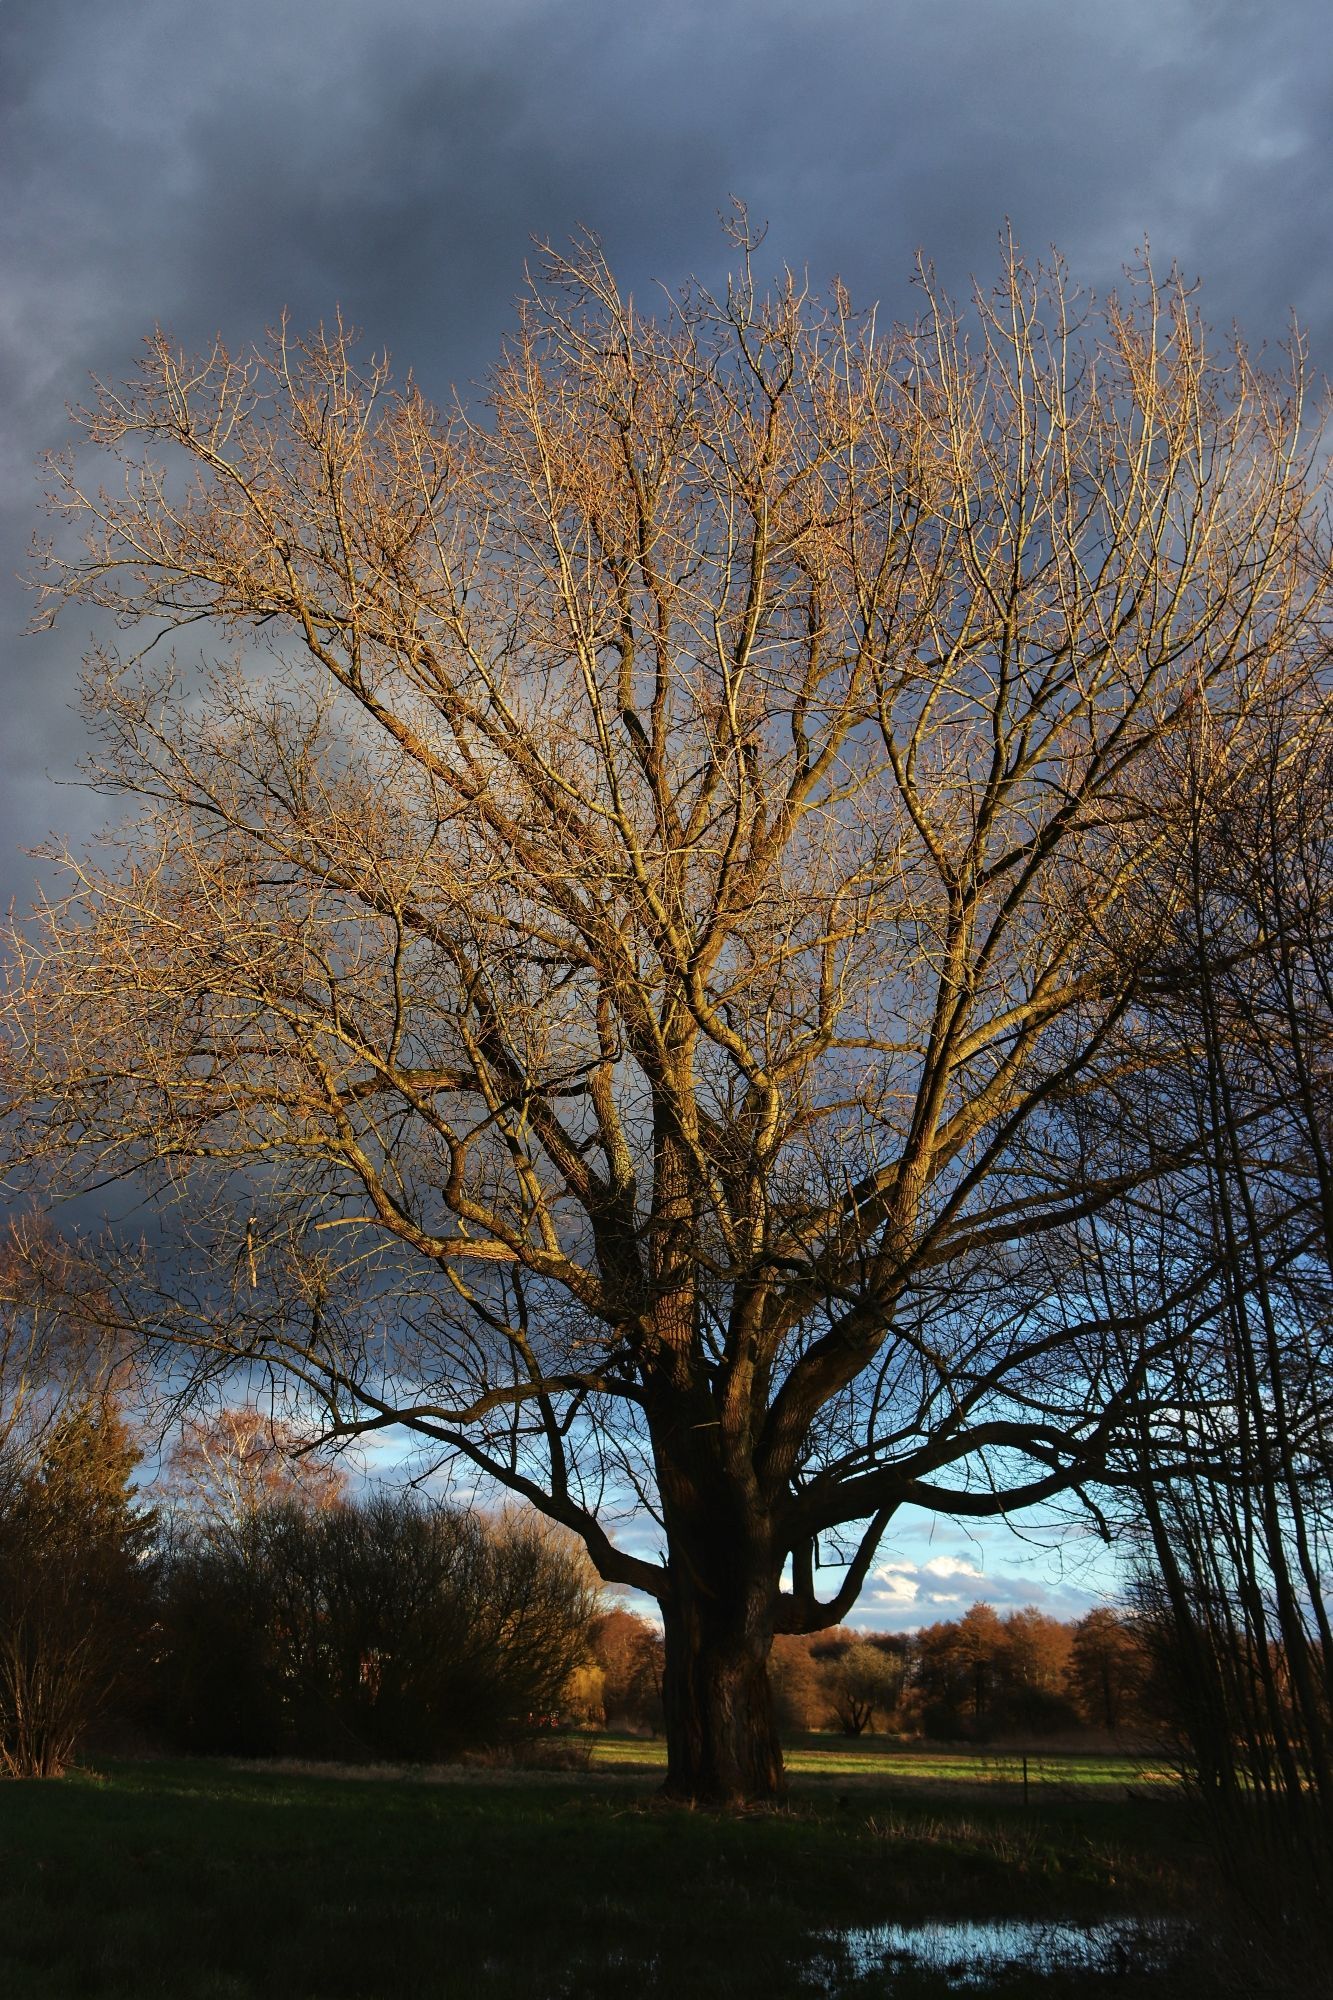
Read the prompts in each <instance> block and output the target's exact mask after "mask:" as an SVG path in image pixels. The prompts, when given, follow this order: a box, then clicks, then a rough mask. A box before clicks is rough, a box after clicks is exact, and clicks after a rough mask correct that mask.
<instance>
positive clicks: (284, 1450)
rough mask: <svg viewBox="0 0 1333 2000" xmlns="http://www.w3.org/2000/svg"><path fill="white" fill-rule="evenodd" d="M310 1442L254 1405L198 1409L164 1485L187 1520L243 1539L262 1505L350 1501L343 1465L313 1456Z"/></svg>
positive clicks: (171, 1456)
mask: <svg viewBox="0 0 1333 2000" xmlns="http://www.w3.org/2000/svg"><path fill="white" fill-rule="evenodd" d="M307 1444H308V1440H306V1439H304V1438H302V1436H301V1435H300V1433H299V1432H298V1431H295V1430H294V1429H293V1427H292V1426H291V1425H290V1424H289V1423H287V1422H286V1421H284V1419H283V1418H281V1417H279V1416H277V1415H275V1414H274V1413H273V1412H271V1411H270V1412H265V1411H263V1410H261V1409H259V1408H258V1407H257V1406H256V1405H255V1404H253V1403H243V1404H229V1405H226V1406H224V1407H223V1408H222V1409H219V1410H213V1411H207V1412H206V1411H201V1410H194V1411H192V1412H190V1413H189V1414H188V1415H186V1416H185V1418H184V1419H183V1420H182V1422H181V1425H180V1429H179V1432H178V1434H177V1436H176V1438H175V1441H174V1442H173V1444H172V1447H171V1450H170V1452H169V1453H168V1456H167V1460H166V1466H165V1476H164V1478H163V1480H162V1482H161V1483H162V1487H163V1489H164V1495H165V1498H166V1500H167V1502H168V1504H169V1506H171V1507H172V1508H173V1509H175V1510H179V1511H180V1512H181V1513H183V1514H184V1515H185V1516H186V1518H187V1519H190V1520H192V1521H194V1522H195V1523H199V1524H203V1525H205V1526H206V1527H207V1528H208V1529H210V1530H211V1531H212V1532H214V1533H216V1534H220V1535H222V1536H223V1537H225V1538H235V1537H237V1536H241V1537H242V1538H243V1537H244V1534H245V1531H246V1528H247V1526H248V1524H249V1523H250V1522H251V1521H252V1520H253V1519H254V1517H255V1516H256V1514H257V1513H258V1511H259V1510H260V1508H261V1507H264V1506H274V1505H279V1504H285V1505H287V1506H289V1507H294V1508H298V1509H302V1510H305V1511H309V1512H312V1513H316V1512H319V1511H320V1510H321V1509H323V1508H325V1507H333V1506H336V1505H337V1503H338V1502H339V1501H340V1500H343V1499H345V1498H346V1484H347V1482H346V1480H345V1478H344V1476H343V1473H342V1471H341V1468H340V1467H338V1466H336V1465H330V1464H328V1463H327V1462H326V1461H325V1460H322V1459H318V1458H312V1457H311V1456H310V1455H309V1452H308V1450H307V1449H306V1446H307Z"/></svg>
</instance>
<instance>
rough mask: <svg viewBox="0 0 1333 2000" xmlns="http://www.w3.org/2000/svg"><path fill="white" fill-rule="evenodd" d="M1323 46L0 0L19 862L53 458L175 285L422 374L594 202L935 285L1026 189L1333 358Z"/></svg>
mask: <svg viewBox="0 0 1333 2000" xmlns="http://www.w3.org/2000/svg"><path fill="white" fill-rule="evenodd" d="M1331 78H1333V60H1331V58H1330V53H1329V46H1328V38H1327V35H1326V33H1325V31H1324V16H1323V10H1322V8H1321V7H1317V6H1316V4H1315V0H1288V4H1284V5H1283V6H1281V7H1278V8H1272V7H1262V8H1261V7H1259V6H1257V5H1249V4H1247V0H1114V4H1110V0H916V4H907V3H906V0H816V3H815V4H806V5H796V4H789V0H674V4H668V5H665V6H664V5H660V4H659V5H652V6H650V5H648V4H646V0H637V4H627V0H444V4H441V0H380V4H379V5H378V6H376V7H375V8H373V9H372V8H367V7H365V6H364V5H363V4H361V0H355V4H353V0H263V4H260V0H216V4H215V5H213V6H211V7H209V8H207V9H203V8H191V7H183V6H181V5H180V4H179V0H0V148H2V149H3V150H2V154H0V176H2V192H3V197H4V199H3V205H2V206H0V265H3V268H4V271H5V274H6V283H5V288H4V292H3V295H2V296H0V442H2V443H3V448H4V456H5V473H4V480H3V488H2V489H0V578H3V579H4V581H3V586H2V587H3V600H2V601H0V631H2V632H3V650H0V670H2V671H3V674H4V688H5V733H4V758H3V779H4V797H3V801H0V889H3V890H4V891H6V892H7V891H8V890H9V889H10V888H11V887H12V888H14V889H16V890H18V892H19V893H20V894H22V893H23V885H24V884H25V883H26V882H28V881H30V880H31V874H32V870H31V865H30V864H27V863H25V862H23V861H22V859H21V858H20V856H19V854H18V847H19V844H20V843H21V842H23V841H26V840H31V839H33V838H35V837H39V836H40V835H41V834H42V833H43V832H44V830H45V828H46V827H47V825H48V823H50V822H52V821H57V822H59V823H61V824H63V825H66V826H75V827H82V826H86V825H88V824H90V823H91V820H92V818H94V817H95V810H96V809H95V807H93V806H91V805H89V806H87V807H86V809H85V808H84V807H82V806H81V802H80V801H79V799H78V798H77V797H76V796H74V795H72V794H70V793H68V792H66V793H64V794H54V793H53V792H52V791H51V789H50V787H49V785H48V783H47V780H46V776H45V773H46V771H47V770H48V769H51V770H56V771H64V770H67V769H68V768H69V767H70V765H71V763H72V761H73V758H74V755H75V752H76V746H77V743H78V726H77V723H75V722H73V721H72V720H71V718H70V715H69V713H68V703H69V700H70V696H71V689H72V666H73V660H74V656H75V655H76V654H77V651H78V648H79V646H80V645H81V644H82V643H83V642H84V640H85V639H86V633H85V632H84V631H82V630H78V629H75V625H74V624H71V625H70V627H69V629H68V630H67V631H65V632H63V633H60V634H57V635H55V636H54V637H49V638H42V639H30V640H26V641H20V640H19V638H18V637H17V633H18V630H19V628H20V627H21V625H22V623H23V620H24V616H25V602H24V599H23V596H22V593H21V592H19V591H18V589H17V588H16V587H14V586H12V585H11V584H10V582H9V579H10V577H11V576H12V573H13V572H14V570H15V569H17V568H18V567H19V566H20V565H21V563H22V560H23V555H24V550H25V547H26V544H27V541H28V538H29V536H30V534H31V532H32V528H33V526H34V523H35V519H36V493H37V489H36V484H35V482H34V480H33V477H32V475H31V472H30V466H31V463H32V460H33V458H34V457H35V455H36V453H37V451H38V450H39V449H40V448H41V447H42V446H43V445H49V444H53V443H58V442H59V441H60V439H61V436H62V433H63V429H64V422H63V415H62V405H63V404H64V402H65V401H66V400H67V399H77V398H78V397H79V396H80V395H81V394H82V393H83V391H84V388H85V386H86V382H87V377H88V374H89V372H90V371H96V372H99V373H104V374H111V375H116V374H119V373H121V372H122V371H123V370H124V369H125V368H126V367H127V365H128V364H129V362H130V360H131V359H132V356H133V353H134V349H135V344H136V342H137V340H138V339H139V337H140V336H141V335H142V334H143V333H144V332H146V331H147V330H148V329H149V328H150V327H151V326H152V325H153V324H154V323H156V322H160V323H162V324H164V325H166V326H168V327H169V328H170V329H171V330H172V331H173V332H174V333H175V334H177V335H178V337H180V338H181V339H182V340H184V341H186V342H187V343H191V342H195V341H200V340H203V339H206V338H207V337H208V336H209V335H211V334H212V333H213V332H214V331H215V330H218V329H221V330H222V331H223V332H224V333H225V334H226V336H227V337H228V338H229V339H230V340H232V341H234V342H235V341H244V340H246V339H248V338H252V337H254V336H255V335H256V334H258V333H259V332H260V331H262V329H263V327H264V326H265V325H266V324H269V323H271V322H272V320H273V319H274V318H275V317H276V315H277V313H278V312H279V311H280V310H281V309H282V308H283V307H284V306H286V307H288V308H290V309H291V311H292V314H293V316H294V318H295V320H296V322H297V323H298V324H302V323H309V322H311V321H313V320H316V319H318V318H319V317H320V316H321V315H323V314H327V313H328V312H329V311H330V310H331V309H332V307H333V306H334V305H335V304H338V305H341V307H342V309H343V311H344V312H345V313H346V314H347V315H348V316H349V317H350V318H351V319H352V320H353V321H355V322H356V323H357V324H359V325H360V326H362V327H363V328H364V329H365V330H366V332H367V334H368V335H369V336H370V337H371V338H372V339H373V340H374V341H375V342H376V343H387V344H388V345H389V346H390V347H391V348H392V349H393V350H394V352H395V353H396V355H397V356H398V358H399V360H400V361H401V362H404V363H410V364H411V365H412V366H413V367H415V368H416V370H417V371H418V373H419V374H420V376H421V377H422V379H423V380H424V381H425V383H426V385H427V386H428V387H429V388H430V389H431V390H432V391H433V392H435V393H437V394H438V393H443V392H445V391H447V389H448V387H449V386H450V384H451V383H452V382H455V381H458V382H461V383H463V384H466V383H467V382H469V381H470V380H473V379H475V378H476V377H477V376H478V375H479V374H480V373H481V371H482V370H483V369H484V367H485V365H486V362H487V360H488V358H489V357H490V355H491V354H492V353H493V352H494V348H495V345H496V341H497V339H498V336H499V333H500V331H501V329H502V328H503V326H504V324H505V322H506V320H507V318H508V316H509V308H510V301H511V299H512V296H513V294H514V293H515V291H516V290H517V289H518V287H519V284H520V283H521V277H522V265H523V260H524V257H525V255H526V254H527V251H528V248H529V238H530V236H531V234H533V233H534V232H535V233H537V234H551V235H554V236H556V237H559V236H562V235H563V234H565V233H566V232H567V231H569V230H570V229H572V228H573V226H574V225H575V224H577V223H579V222H585V223H589V224H591V225H593V226H594V227H596V228H597V229H598V230H599V231H600V232H601V233H602V234H603V235H604V237H605V239H606V241H607V244H608V247H609V249H610V251H611V254H612V256H613V259H614V261H615V262H616V265H617V268H618V269H619V270H620V271H622V272H623V273H625V274H627V276H628V277H629V278H630V280H631V281H632V282H633V283H634V285H635V286H636V288H637V289H638V290H639V291H640V292H643V291H644V290H645V289H646V288H648V287H649V286H650V285H651V283H652V282H653V281H654V280H657V279H664V280H666V281H668V282H671V283H675V282H677V281H678V280H679V279H680V278H682V277H683V276H684V275H685V274H686V273H687V272H689V271H691V270H694V271H700V272H703V273H704V274H712V275H716V274H717V273H718V271H719V270H720V268H721V265H722V258H723V255H724V250H723V244H722V239H721V236H720V234H719V231H718V228H717V223H716V215H717V211H718V210H719V209H720V208H721V207H723V206H724V205H725V203H726V200H727V197H728V195H729V194H730V193H732V192H739V193H742V194H744V195H745V196H746V197H747V198H748V200H749V201H750V203H751V206H752V209H753V211H754V213H755V214H756V215H757V216H761V217H765V218H767V219H768V220H769V221H770V222H771V225H772V233H771V237H770V242H769V245H768V246H767V251H766V254H769V253H771V255H772V257H773V259H774V260H775V261H776V260H777V259H779V258H788V259H791V260H792V261H794V262H796V263H797V264H806V265H808V267H809V269H810V272H811V275H812V276H813V277H814V279H815V280H816V281H817V282H823V281H824V280H826V279H827V278H828V276H829V275H831V274H832V273H833V272H838V273H839V274H840V275H842V276H843V277H844V278H845V279H846V280H847V281H848V283H849V284H850V285H851V287H852V290H853V293H854V295H855V296H857V297H860V298H863V299H864V298H869V297H874V296H879V297H882V298H883V299H884V300H885V302H886V305H887V307H888V310H889V311H890V312H894V311H902V310H905V309H907V310H910V294H909V291H908V287H907V279H908V276H909V274H910V267H911V259H912V255H913V253H914V251H915V250H916V249H917V247H918V246H921V247H923V248H924V249H925V251H926V253H927V254H928V255H929V256H930V257H932V258H933V259H934V260H935V262H936V263H937V265H938V266H939V268H940V270H941V271H942V272H943V274H944V275H945V276H946V278H947V279H948V280H949V282H950V283H951V284H953V285H955V286H959V285H962V284H963V283H965V282H966V278H967V275H968V273H969V272H971V271H978V272H981V273H985V272H986V271H988V270H989V269H990V268H992V267H993V264H994V256H995V236H996V232H997V230H998V228H999V226H1000V224H1001V221H1002V219H1003V218H1004V217H1005V216H1008V217H1010V218H1011V219H1012V221H1013V223H1014V226H1015V228H1016V229H1017V231H1018V234H1019V236H1020V239H1021V240H1022V241H1023V242H1025V243H1026V244H1027V245H1028V246H1029V247H1033V248H1038V249H1040V248H1044V247H1045V245H1047V244H1048V243H1049V242H1051V241H1055V242H1058V243H1059V244H1060V245H1061V247H1062V249H1063V250H1064V251H1065V252H1066V254H1067V256H1068V257H1069V259H1070V262H1071V264H1072V266H1073V268H1074V270H1075V272H1076V273H1078V274H1079V275H1080V276H1082V277H1084V278H1086V279H1087V280H1088V281H1090V282H1093V283H1097V284H1104V283H1106V282H1107V281H1108V280H1110V279H1113V278H1114V276H1115V274H1116V272H1117V270H1118V268H1119V266H1120V264H1121V263H1122V262H1123V260H1124V259H1125V258H1126V257H1127V256H1129V255H1131V254H1132V252H1133V250H1134V247H1135V245H1136V244H1137V243H1138V242H1139V241H1141V240H1142V238H1143V237H1144V235H1145V234H1146V235H1147V236H1148V237H1150V238H1151V240H1152V245H1153V250H1154V254H1155V256H1156V257H1157V258H1158V259H1159V260H1160V261H1163V262H1166V261H1169V260H1170V259H1171V258H1173V257H1175V258H1179V259H1180V261H1181V263H1182V264H1183V265H1184V266H1185V268H1186V270H1187V271H1188V272H1189V273H1191V274H1194V273H1196V272H1202V273H1203V274H1205V276H1206V279H1207V293H1206V297H1207V301H1208V305H1209V308H1210V311H1211V312H1212V315H1213V317H1214V318H1215V319H1219V320H1221V321H1223V322H1225V321H1229V320H1230V319H1232V318H1235V319H1238V320H1239V321H1240V322H1241V323H1242V324H1243V325H1244V326H1245V327H1247V328H1248V329H1249V330H1250V331H1251V333H1252V334H1255V335H1257V336H1259V337H1262V338H1272V337H1273V336H1274V335H1280V334H1281V331H1282V329H1283V325H1284V318H1285V314H1286V312H1287V310H1288V309H1289V308H1291V307H1294V308H1295V309H1296V310H1297V311H1298V313H1299V314H1300V316H1301V317H1302V319H1303V320H1304V321H1305V323H1306V324H1307V326H1308V327H1309V329H1310V334H1311V343H1312V351H1313V355H1314V359H1315V363H1316V366H1317V367H1319V368H1321V369H1327V368H1329V367H1330V365H1333V276H1331V275H1330V274H1333V258H1331V257H1330V254H1329V252H1330V243H1329V234H1330V232H1329V222H1328V215H1329V200H1328V170H1329V164H1330V149H1329V143H1328V137H1327V135H1328V133H1329V131H1330V129H1333V126H1331V124H1330V111H1331V110H1333V107H1331V106H1330V102H1329V98H1330V79H1331Z"/></svg>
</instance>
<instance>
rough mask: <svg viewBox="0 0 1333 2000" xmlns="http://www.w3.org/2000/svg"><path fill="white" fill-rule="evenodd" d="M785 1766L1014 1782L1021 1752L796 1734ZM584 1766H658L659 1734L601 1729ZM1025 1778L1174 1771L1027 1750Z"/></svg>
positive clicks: (1046, 1781)
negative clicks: (631, 1734)
mask: <svg viewBox="0 0 1333 2000" xmlns="http://www.w3.org/2000/svg"><path fill="white" fill-rule="evenodd" d="M783 1754H784V1757H785V1759H786V1764H787V1770H788V1773H789V1774H790V1776H791V1778H792V1780H793V1782H795V1783H796V1784H798V1785H799V1783H800V1781H801V1780H802V1779H804V1778H862V1779H866V1780H869V1781H872V1782H874V1783H877V1784H883V1783H889V1784H893V1785H901V1784H913V1783H923V1782H937V1783H945V1784H951V1785H957V1784H968V1785H995V1784H999V1785H1019V1786H1021V1784H1022V1780H1023V1754H1022V1753H1021V1752H1019V1751H1015V1750H1010V1749H1004V1750H958V1751H954V1750H942V1749H940V1748H939V1747H938V1746H922V1747H919V1746H917V1745H915V1744H904V1743H901V1742H899V1741H898V1740H897V1739H895V1738H893V1737H885V1736H861V1737H856V1738H854V1739H848V1738H847V1737H841V1736H804V1737H800V1738H798V1739H797V1740H796V1741H795V1742H794V1743H790V1744H788V1745H787V1747H786V1749H785V1750H784V1753H783ZM592 1764H593V1767H594V1768H595V1769H598V1770H625V1771H628V1770H638V1771H644V1772H649V1771H658V1770H662V1769H664V1768H665V1765H666V1744H665V1742H664V1741H663V1740H662V1739H661V1738H660V1737H645V1736H625V1735H614V1734H608V1735H604V1736H599V1737H597V1738H596V1740H595V1743H594V1746H593V1752H592ZM1027 1768H1028V1783H1029V1787H1030V1788H1031V1789H1033V1790H1035V1788H1036V1787H1038V1786H1043V1787H1045V1788H1047V1789H1051V1788H1054V1787H1064V1788H1068V1787H1070V1786H1077V1787H1079V1788H1082V1787H1084V1786H1094V1787H1096V1788H1097V1789H1104V1788H1106V1787H1112V1788H1114V1787H1118V1788H1120V1789H1121V1790H1124V1789H1125V1788H1127V1787H1129V1788H1132V1787H1136V1786H1140V1785H1160V1784H1166V1785H1174V1784H1175V1782H1176V1774H1175V1772H1174V1771H1172V1770H1170V1769H1169V1768H1167V1766H1166V1765H1164V1764H1163V1763H1162V1762H1161V1761H1160V1760H1153V1759H1150V1758H1143V1757H1127V1756H1097V1755H1089V1754H1088V1753H1087V1752H1085V1751H1059V1750H1033V1751H1030V1752H1029V1753H1028V1755H1027Z"/></svg>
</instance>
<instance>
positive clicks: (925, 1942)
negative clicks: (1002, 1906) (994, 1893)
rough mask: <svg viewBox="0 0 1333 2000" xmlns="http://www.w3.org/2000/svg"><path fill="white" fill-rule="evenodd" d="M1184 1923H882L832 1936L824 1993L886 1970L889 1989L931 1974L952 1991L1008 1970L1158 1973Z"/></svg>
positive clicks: (1182, 1938)
mask: <svg viewBox="0 0 1333 2000" xmlns="http://www.w3.org/2000/svg"><path fill="white" fill-rule="evenodd" d="M1188 1935H1189V1927H1188V1926H1187V1925H1185V1924H1183V1923H1181V1922H1180V1921H1179V1920H1173V1919H1169V1918H1164V1919H1161V1920H1158V1921H1154V1922H1144V1921H1139V1922H1129V1921H1125V1920H1121V1921H1117V1922H1113V1923H1100V1924H1073V1923H1053V1922H1046V1923H1033V1922H1024V1921H1020V1920H1018V1919H1015V1918H1012V1917H1006V1918H1001V1919H1000V1920H999V1921H998V1922H995V1923H935V1924H911V1925H908V1924H880V1925H877V1926H875V1928H874V1929H871V1930H850V1931H838V1932H835V1933H833V1934H832V1935H830V1936H829V1938H828V1943H829V1944H830V1945H832V1946H834V1947H835V1953H834V1954H833V1955H830V1957H829V1958H828V1959H825V1960H824V1961H823V1962H822V1963H821V1964H820V1965H819V1966H818V1968H817V1969H816V1976H817V1977H819V1978H822V1979H823V1980H824V1990H825V1991H826V1992H829V1993H836V1992H837V1991H839V1988H840V1983H841V1981H842V1980H844V1979H846V1978H847V1977H848V1976H851V1977H853V1978H857V1979H865V1978H867V1977H869V1976H871V1975H873V1974H875V1973H882V1974H883V1975H884V1978H885V1987H886V1990H887V1991H891V1990H892V1987H891V1982H892V1979H893V1975H894V1974H895V1973H896V1972H905V1971H907V1970H909V1969H911V1970H914V1971H924V1972H932V1973H935V1974H936V1975H937V1976H939V1977H940V1978H941V1979H943V1980H944V1981H945V1983H946V1987H947V1990H948V1991H950V1992H958V1993H963V1992H966V1991H967V1989H968V1988H969V1987H985V1986H989V1985H991V1984H992V1983H993V1982H994V1981H995V1980H996V1979H997V1978H999V1977H1002V1976H1003V1975H1004V1974H1005V1973H1008V1972H1014V1971H1027V1972H1039V1973H1055V1972H1097V1973H1131V1972H1133V1973H1153V1972H1164V1971H1166V1970H1168V1969H1169V1967H1170V1965H1171V1963H1172V1961H1173V1960H1174V1959H1175V1958H1176V1957H1177V1955H1178V1954H1179V1952H1180V1949H1181V1947H1182V1946H1183V1945H1184V1944H1185V1943H1186V1941H1187V1939H1188Z"/></svg>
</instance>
